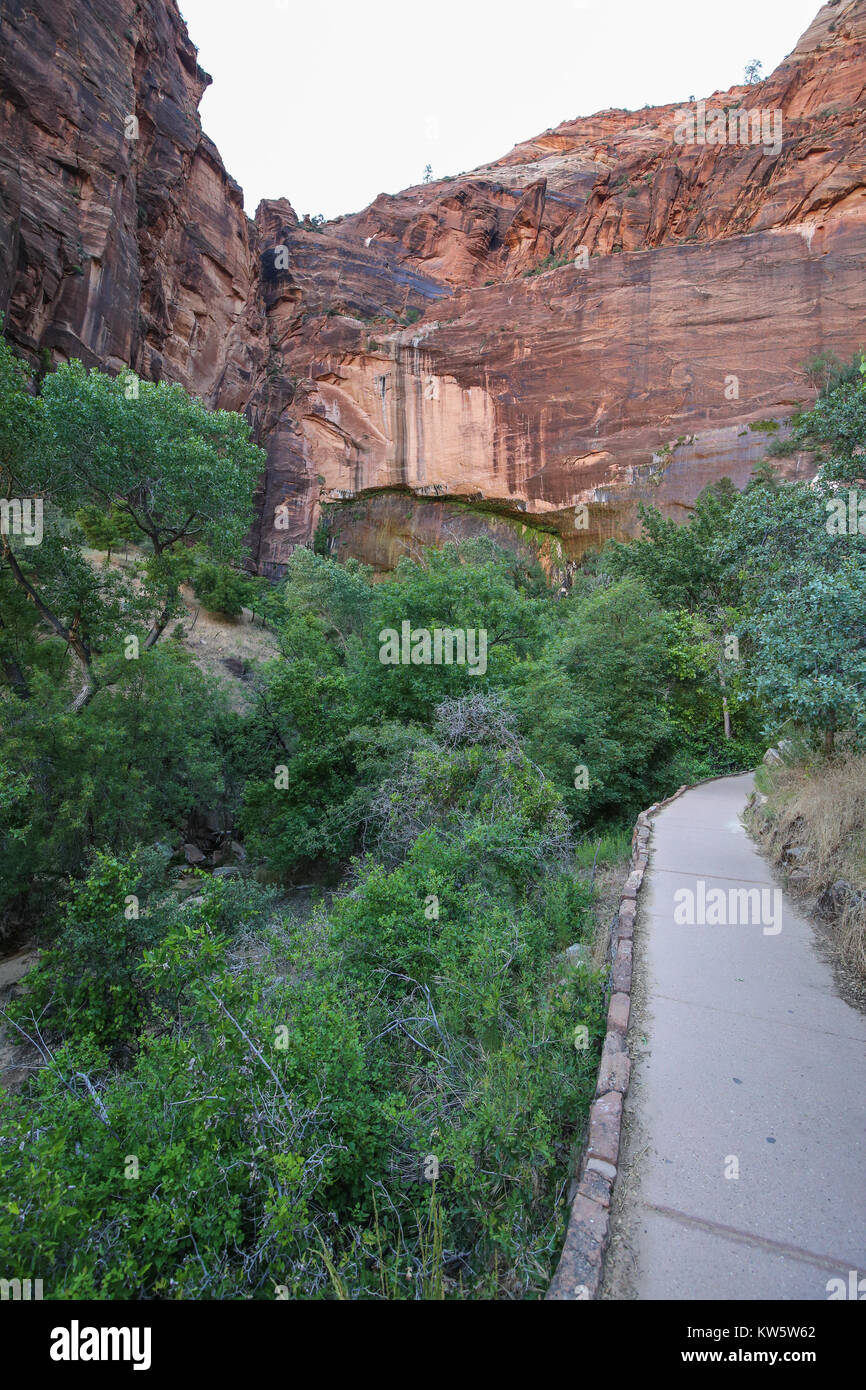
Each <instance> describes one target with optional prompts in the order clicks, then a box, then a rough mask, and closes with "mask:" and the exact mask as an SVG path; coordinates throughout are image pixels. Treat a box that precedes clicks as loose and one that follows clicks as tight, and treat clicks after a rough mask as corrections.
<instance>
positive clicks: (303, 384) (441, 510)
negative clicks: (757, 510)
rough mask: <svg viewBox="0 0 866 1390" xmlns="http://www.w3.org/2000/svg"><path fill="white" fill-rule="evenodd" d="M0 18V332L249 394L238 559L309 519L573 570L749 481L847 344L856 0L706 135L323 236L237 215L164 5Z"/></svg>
mask: <svg viewBox="0 0 866 1390" xmlns="http://www.w3.org/2000/svg"><path fill="white" fill-rule="evenodd" d="M2 31H3V32H2V59H0V312H3V313H5V315H6V318H7V332H8V333H9V335H10V337H11V338H12V339H13V341H14V342H15V343H16V344H17V345H18V347H19V349H20V350H21V351H22V352H23V353H25V354H26V355H27V356H29V357H30V359H31V360H32V361H33V362H34V363H35V364H40V363H43V362H44V361H45V360H46V350H47V353H48V354H50V356H51V357H52V358H53V359H55V360H57V359H63V358H68V357H72V356H78V357H81V358H83V360H84V361H86V362H89V363H94V364H98V365H101V366H106V367H108V368H109V369H116V368H117V367H119V365H120V364H121V363H129V364H130V365H131V366H133V367H134V368H135V369H136V370H137V371H139V372H140V374H141V375H143V376H145V377H148V378H151V379H157V378H161V377H166V378H169V379H172V380H179V381H181V382H182V383H183V384H184V385H185V386H187V387H188V388H189V389H190V390H192V391H194V392H196V394H198V395H200V396H201V397H202V398H203V399H204V400H205V401H206V402H207V403H209V404H218V405H221V406H226V407H229V408H232V409H242V410H246V411H247V412H248V414H249V416H250V419H251V420H252V422H253V424H254V428H255V431H256V434H257V437H258V438H259V440H260V442H261V443H262V444H263V446H264V447H265V448H266V450H267V454H268V469H267V474H266V477H265V478H264V479H263V481H262V487H261V492H260V496H259V499H258V502H259V508H258V510H259V522H258V524H257V527H256V532H255V536H254V553H255V558H256V560H257V563H258V565H259V567H260V568H261V569H262V570H263V572H265V573H271V574H275V573H279V572H280V569H281V567H282V565H283V564H284V563H285V560H286V558H287V555H288V553H289V552H290V550H291V548H292V546H293V545H295V544H298V543H308V542H309V540H310V538H311V536H312V534H313V532H314V530H315V528H316V527H317V525H319V524H320V522H321V520H322V518H323V517H324V518H325V519H326V522H327V526H328V528H329V532H330V536H331V543H332V545H333V546H334V548H335V549H336V550H338V551H339V552H340V553H352V554H357V555H360V556H361V557H362V558H364V559H366V560H368V561H370V562H371V563H373V564H375V565H376V566H377V567H379V568H382V569H386V568H389V567H390V566H391V565H393V564H394V563H395V561H396V559H397V558H398V557H399V555H400V554H401V553H404V551H405V549H406V548H407V546H410V545H412V544H413V543H416V542H418V541H421V542H423V541H433V542H438V541H440V540H441V539H443V538H445V537H447V536H449V535H450V536H459V535H465V534H474V533H476V532H478V531H480V530H489V531H492V532H493V534H495V535H497V536H499V537H501V538H503V539H505V540H507V541H508V542H510V543H515V544H518V545H520V544H523V543H525V542H526V541H527V539H529V540H534V541H538V540H540V542H541V546H542V554H543V557H544V558H545V560H546V561H548V562H549V563H550V564H551V565H553V564H555V563H557V562H558V561H561V560H563V559H566V558H569V557H574V556H577V555H579V554H580V552H581V551H582V550H583V549H584V548H585V547H586V546H587V545H588V544H593V543H596V542H597V541H598V539H599V538H601V537H603V536H606V535H612V534H625V533H628V532H629V531H630V530H632V529H633V528H634V525H635V514H636V506H637V502H638V501H639V500H641V499H646V500H653V501H655V502H657V503H658V504H659V505H661V506H662V507H663V508H664V509H666V510H667V511H669V512H670V513H671V514H675V515H676V514H684V512H685V509H687V508H688V507H689V506H690V505H691V504H692V503H693V501H694V499H695V497H696V496H697V494H698V492H699V491H700V490H701V488H702V487H704V486H705V485H706V484H707V483H708V482H711V481H713V480H714V479H717V478H719V477H722V476H726V475H727V476H729V477H732V478H733V479H734V480H735V481H737V482H739V483H743V482H744V481H745V480H746V478H747V477H748V475H749V472H750V469H751V467H752V466H753V464H754V462H755V461H756V460H757V459H758V458H760V457H761V456H762V454H763V451H764V447H765V444H766V428H767V422H768V421H777V420H784V419H785V418H787V417H788V416H790V414H791V413H792V411H793V410H795V409H796V408H797V407H798V405H801V404H806V403H807V402H808V401H809V400H810V399H811V397H812V395H813V390H812V388H811V387H810V385H809V382H808V379H807V377H806V374H805V372H804V367H803V364H804V362H805V361H806V360H807V359H808V358H810V357H811V356H813V355H815V354H816V353H819V352H826V351H833V352H835V353H837V354H838V355H839V356H841V357H845V356H849V355H850V354H851V353H852V352H853V351H855V350H856V349H857V348H859V347H861V346H864V330H863V322H864V310H866V236H864V232H866V225H864V224H866V140H864V136H866V116H864V95H866V0H838V3H835V4H829V5H825V6H824V8H823V9H822V10H821V11H820V13H819V15H818V16H817V18H816V20H815V22H814V23H813V25H812V26H811V27H810V29H809V30H808V31H807V33H806V34H805V35H804V36H803V38H802V39H801V41H800V43H799V44H798V45H797V47H796V49H795V50H794V52H793V53H792V54H791V55H790V57H789V58H788V59H786V61H785V62H784V63H782V64H781V66H780V67H779V68H778V69H777V70H776V72H775V73H773V74H772V75H771V76H770V77H768V78H767V79H766V80H765V81H763V82H762V83H760V84H758V85H756V86H751V87H736V88H733V89H731V90H730V91H729V92H724V93H716V94H714V96H713V97H712V98H710V99H708V101H707V107H708V110H707V111H706V116H705V124H706V129H707V136H706V139H705V140H704V141H703V142H700V143H699V142H698V141H697V140H693V141H691V142H686V143H683V142H682V137H683V134H684V131H683V124H682V111H681V110H680V109H679V108H677V107H674V106H669V107H660V108H654V109H648V110H643V111H635V112H627V111H606V112H602V113H600V114H598V115H596V116H593V117H589V118H585V119H580V120H575V121H571V122H567V123H565V124H563V125H561V126H558V127H556V128H555V129H552V130H548V131H546V132H545V133H544V134H543V135H540V136H538V137H537V138H536V139H534V140H531V141H529V142H527V143H526V144H524V145H520V146H518V147H517V148H516V149H514V150H513V151H511V153H510V154H508V155H506V156H505V157H504V158H502V159H500V160H497V161H496V162H495V163H492V164H489V165H485V166H483V167H482V168H479V169H476V170H473V171H472V172H471V173H468V174H462V175H460V176H459V177H456V178H452V179H442V180H438V181H435V182H433V183H430V184H426V185H422V186H419V187H416V188H411V189H408V190H406V191H405V192H404V193H401V194H398V195H396V196H393V197H391V196H384V195H383V196H381V197H380V198H378V199H377V200H376V201H375V202H374V203H373V204H371V206H370V207H368V208H366V209H365V210H364V211H363V212H361V213H359V214H357V215H354V216H351V217H344V218H339V219H337V220H336V221H334V222H332V223H329V224H326V225H325V226H324V227H322V228H320V229H314V228H312V227H310V226H309V225H306V226H305V225H302V224H300V223H299V220H298V218H297V217H296V215H295V213H294V211H293V209H292V207H291V205H290V204H289V203H288V202H286V201H284V200H277V201H272V202H271V201H269V202H265V203H263V204H262V205H261V206H260V207H259V209H258V211H257V214H256V218H255V222H251V221H249V220H248V219H247V218H246V217H245V216H244V212H243V206H242V199H241V193H240V190H239V188H238V186H237V185H236V184H235V183H234V181H233V180H232V179H231V178H230V177H229V175H228V174H227V173H226V171H225V169H224V168H223V166H222V163H221V161H220V158H219V155H218V153H217V151H216V150H215V148H214V146H213V145H212V144H211V142H210V141H209V140H208V139H207V137H206V136H204V135H203V133H202V131H201V125H200V122H199V119H198V114H197V106H198V102H199V100H200V97H201V94H202V92H203V90H204V87H205V85H206V83H207V82H208V80H209V79H208V78H207V76H206V74H204V73H203V72H202V71H201V69H200V68H199V67H198V63H197V60H196V52H195V49H194V47H193V46H192V44H191V43H190V40H189V37H188V35H187V33H186V30H185V27H184V24H183V21H182V20H181V18H180V14H179V12H178V9H177V6H176V4H175V3H174V0H139V3H135V0H119V3H118V0H115V3H109V0H83V2H82V0H77V2H75V3H74V2H73V0H41V3H37V4H34V3H31V4H29V5H25V4H24V3H7V0H3V5H2ZM750 111H754V112H761V113H763V114H764V126H763V134H764V135H765V136H768V137H769V139H768V145H767V147H766V148H765V147H764V145H763V144H762V143H757V144H755V143H752V135H753V134H754V133H755V132H754V128H753V126H752V125H751V123H750V121H749V119H748V118H747V116H746V113H748V112H750ZM722 112H724V113H725V128H726V130H727V132H728V138H727V141H726V142H725V143H711V140H713V139H714V137H715V136H716V135H717V134H718V131H719V121H720V120H721V113H722ZM714 113H717V114H714ZM131 116H134V117H135V119H136V121H137V137H138V138H137V139H130V138H127V137H128V134H129V131H130V124H129V118H130V117H131ZM741 117H742V118H743V120H742V126H741V124H740V118H741ZM732 121H733V123H734V124H732ZM777 123H780V124H777ZM747 127H748V131H749V134H748V136H747V134H746V130H747ZM133 129H134V127H133ZM732 132H736V133H737V137H738V138H736V139H732V138H731V135H732ZM694 133H695V134H697V128H696V130H695V132H694ZM686 134H688V132H686ZM678 137H679V138H678ZM777 137H778V138H777ZM755 425H757V426H758V428H754V426H755ZM785 467H786V469H787V470H788V471H789V472H797V471H798V470H799V471H801V472H802V471H803V470H804V469H805V468H806V467H807V461H805V460H803V459H797V458H793V459H791V460H790V461H788V462H787V463H786V464H785ZM587 523H588V524H587Z"/></svg>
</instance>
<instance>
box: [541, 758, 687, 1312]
mask: <svg viewBox="0 0 866 1390" xmlns="http://www.w3.org/2000/svg"><path fill="white" fill-rule="evenodd" d="M707 780H708V781H712V780H714V779H712V778H708V779H707ZM685 791H688V787H687V786H682V787H680V788H679V790H678V791H676V792H674V794H673V796H669V797H667V798H666V799H665V800H664V801H656V802H655V803H654V804H653V805H652V806H650V807H649V809H648V810H646V811H641V813H640V815H639V816H638V818H637V822H636V824H635V827H634V832H633V834H632V854H631V865H630V868H631V872H630V873H629V876H628V878H627V879H626V882H625V887H624V888H623V890H622V899H621V901H620V905H619V912H618V913H617V916H616V917H615V919H614V924H613V928H612V930H611V955H612V958H613V964H612V967H611V983H610V1003H609V1004H608V1010H607V1033H606V1035H605V1039H604V1046H603V1048H602V1052H601V1061H600V1063H599V1067H598V1079H597V1082H596V1088H595V1100H594V1101H593V1104H592V1107H591V1109H590V1112H589V1134H588V1137H587V1143H586V1148H585V1151H584V1154H583V1158H582V1160H581V1167H580V1174H579V1178H578V1182H577V1191H576V1192H575V1195H574V1199H573V1201H572V1204H571V1215H570V1217H569V1221H568V1230H567V1232H566V1236H565V1244H564V1245H563V1248H562V1255H561V1256H560V1260H559V1265H558V1266H557V1270H556V1273H555V1274H554V1276H553V1280H552V1282H551V1285H550V1288H549V1289H548V1291H547V1294H546V1295H545V1297H546V1298H548V1299H565V1300H572V1299H593V1298H598V1294H599V1290H600V1288H601V1283H602V1277H603V1274H604V1256H605V1251H606V1250H607V1243H608V1239H609V1236H610V1203H611V1197H612V1195H613V1186H614V1183H615V1182H616V1175H617V1164H618V1162H619V1150H620V1135H621V1130H622V1108H623V1101H624V1099H625V1093H626V1091H627V1090H628V1083H629V1075H630V1072H631V1058H630V1056H629V1051H628V1024H629V1014H630V1012H631V980H632V947H633V943H634V924H635V917H636V916H637V899H638V894H639V893H640V890H641V887H642V886H643V879H644V873H645V871H646V867H647V864H648V863H649V845H650V836H651V834H652V823H651V817H652V816H654V815H655V813H656V812H657V811H660V810H661V808H662V807H663V806H667V805H668V803H669V802H671V801H675V800H676V798H677V797H679V796H682V794H683V792H685Z"/></svg>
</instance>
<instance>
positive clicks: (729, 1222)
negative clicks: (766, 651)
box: [603, 775, 866, 1300]
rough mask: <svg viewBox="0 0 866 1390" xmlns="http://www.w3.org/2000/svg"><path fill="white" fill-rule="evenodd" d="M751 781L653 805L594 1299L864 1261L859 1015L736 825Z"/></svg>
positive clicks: (714, 1287)
mask: <svg viewBox="0 0 866 1390" xmlns="http://www.w3.org/2000/svg"><path fill="white" fill-rule="evenodd" d="M752 781H753V779H752V777H751V775H748V776H743V777H735V778H727V779H723V780H720V781H716V782H710V783H707V784H705V785H703V786H700V787H696V788H694V789H693V790H691V791H689V792H687V793H686V794H685V795H683V796H681V797H680V798H678V799H677V800H675V801H673V802H672V803H671V804H670V805H668V806H667V807H665V808H664V809H663V810H662V811H661V812H660V813H659V814H658V816H657V817H656V818H655V820H654V830H653V837H652V854H651V859H650V865H649V870H648V873H647V876H646V881H645V883H644V888H643V893H642V903H641V908H640V916H639V921H638V925H637V926H636V928H635V952H636V962H635V971H634V985H633V993H632V1015H631V1029H630V1044H631V1051H632V1057H633V1072H632V1083H631V1086H630V1089H629V1092H628V1097H627V1101H626V1106H625V1116H624V1152H623V1155H622V1161H621V1165H620V1179H619V1181H618V1183H617V1189H618V1190H617V1195H616V1199H615V1202H614V1211H613V1224H612V1240H611V1247H610V1250H609V1253H608V1258H607V1268H606V1281H605V1289H604V1295H603V1296H604V1297H607V1298H639V1299H692V1298H708V1299H720V1300H721V1299H795V1298H803V1299H815V1300H823V1299H827V1298H828V1297H829V1296H830V1291H831V1290H832V1288H833V1286H832V1285H831V1286H830V1289H829V1290H828V1281H831V1280H833V1279H841V1280H844V1282H845V1286H846V1288H847V1286H848V1282H849V1278H848V1276H849V1271H851V1270H857V1271H858V1272H859V1277H861V1278H862V1277H863V1275H864V1274H866V1183H864V1181H863V1173H864V1168H866V1017H864V1016H863V1014H862V1013H861V1012H860V1011H858V1010H857V1009H856V1008H854V1007H852V1005H850V1004H848V1003H846V1002H845V1001H844V1000H843V999H842V998H841V997H840V995H839V993H838V991H837V988H836V986H835V983H834V976H833V970H832V966H831V964H830V962H829V961H828V960H827V959H826V958H825V956H824V954H823V952H822V950H821V948H820V945H819V938H818V937H817V935H816V933H815V931H814V930H813V928H812V926H811V925H810V923H809V922H808V921H807V920H806V919H805V918H803V917H802V916H800V915H799V914H798V913H797V912H796V910H795V908H794V906H793V904H792V902H791V901H790V900H789V899H788V897H787V896H786V895H784V894H783V893H782V891H781V889H780V888H779V886H778V884H777V883H776V882H775V881H774V879H773V878H772V876H771V873H770V869H769V867H768V865H767V864H766V863H765V861H764V860H763V859H762V858H761V856H760V855H759V854H758V852H757V851H756V849H755V848H754V846H753V845H752V843H751V841H750V840H749V839H748V838H747V836H746V833H745V831H744V829H743V826H742V824H741V821H740V815H741V813H742V811H743V808H744V806H745V803H746V798H747V796H748V793H749V792H750V790H751V788H752ZM747 893H749V894H750V896H749V897H746V894H747ZM732 919H733V921H732Z"/></svg>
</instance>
